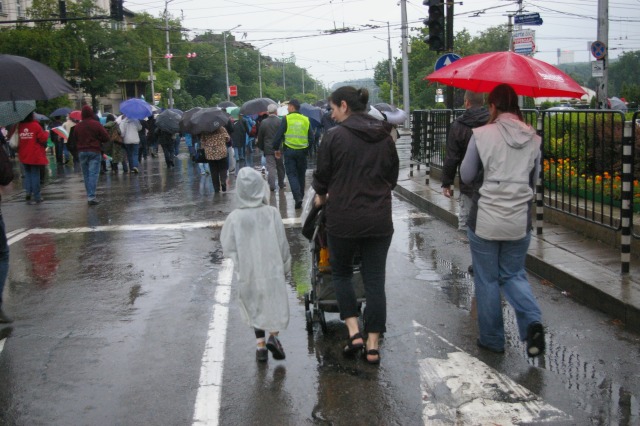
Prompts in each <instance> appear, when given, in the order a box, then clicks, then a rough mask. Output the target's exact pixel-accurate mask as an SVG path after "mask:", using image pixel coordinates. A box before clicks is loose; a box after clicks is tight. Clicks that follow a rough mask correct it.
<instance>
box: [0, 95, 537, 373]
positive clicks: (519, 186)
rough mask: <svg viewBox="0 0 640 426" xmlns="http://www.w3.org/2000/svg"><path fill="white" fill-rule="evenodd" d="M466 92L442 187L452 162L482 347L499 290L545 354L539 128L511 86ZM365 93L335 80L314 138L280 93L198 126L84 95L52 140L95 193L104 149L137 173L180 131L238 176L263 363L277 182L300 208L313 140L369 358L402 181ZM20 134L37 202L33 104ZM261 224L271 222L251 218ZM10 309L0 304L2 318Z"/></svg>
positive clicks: (340, 294) (228, 235) (341, 283)
mask: <svg viewBox="0 0 640 426" xmlns="http://www.w3.org/2000/svg"><path fill="white" fill-rule="evenodd" d="M464 99H465V107H466V108H467V111H466V112H465V113H464V114H463V115H462V116H461V117H460V118H459V119H458V120H457V121H456V122H455V123H454V125H453V126H452V131H451V132H450V134H449V140H448V141H447V149H446V150H447V152H446V158H445V168H444V171H443V173H444V178H443V194H444V195H445V196H447V197H451V196H452V195H453V194H452V191H451V186H452V185H453V181H454V178H455V175H456V173H457V172H458V170H459V172H460V178H461V182H462V188H463V190H462V194H461V203H462V205H461V209H460V211H461V214H460V229H461V230H464V231H466V233H467V236H468V239H469V243H470V248H471V256H472V261H473V268H472V272H473V276H474V283H475V293H476V302H477V311H478V328H479V337H478V338H477V345H478V346H479V347H480V348H482V349H485V350H489V351H492V352H497V353H503V352H504V345H505V337H504V325H503V318H502V306H501V298H502V296H504V297H505V298H506V300H507V301H508V302H509V303H510V304H511V305H512V306H513V308H514V310H515V312H516V319H517V324H518V331H519V335H520V338H521V340H522V341H525V342H526V350H527V354H528V355H529V356H530V357H535V356H539V355H541V354H543V353H544V351H545V339H544V327H543V325H542V319H541V317H542V314H541V311H540V308H539V306H538V304H537V302H536V300H535V297H534V296H533V294H532V292H531V288H530V286H529V283H528V281H527V277H526V272H525V265H524V261H525V256H526V252H527V248H528V246H529V241H530V237H531V235H530V232H531V205H532V200H533V191H534V188H535V186H534V182H535V176H537V172H538V170H539V167H540V138H539V137H538V136H537V135H536V132H535V130H534V129H532V128H531V126H529V125H527V124H525V123H524V121H523V119H522V114H521V112H520V109H519V107H518V99H517V95H516V93H515V91H514V90H513V88H511V87H510V86H508V85H505V84H502V85H499V86H497V87H496V88H495V89H493V91H492V92H491V93H490V94H489V96H488V101H487V103H488V108H487V109H485V108H484V106H483V104H484V97H483V95H481V94H477V93H472V92H467V93H466V95H465V98H464ZM368 100H369V94H368V91H367V90H366V89H356V88H354V87H351V86H344V87H340V88H338V89H337V90H335V91H334V92H333V93H332V94H331V95H330V97H329V106H330V112H328V114H329V115H330V119H329V118H327V117H325V119H326V120H327V123H328V124H325V125H324V130H325V134H324V136H323V138H322V140H321V143H320V144H318V139H317V134H318V133H317V131H318V130H317V129H318V127H319V126H318V125H313V126H312V124H311V123H310V120H309V118H308V117H306V116H305V115H303V114H301V113H300V106H301V104H300V102H299V101H298V100H296V99H291V100H290V101H289V102H288V107H287V108H288V114H287V115H285V116H284V117H279V116H278V115H277V106H276V105H270V106H269V107H268V109H267V111H265V112H264V114H259V115H258V117H257V118H256V119H254V118H253V117H248V116H247V117H244V116H242V115H240V116H239V119H238V120H229V122H228V123H227V124H226V125H225V126H222V127H218V128H217V129H216V130H215V131H212V132H204V133H200V134H198V135H191V134H176V133H172V132H168V131H165V130H163V129H161V128H157V127H156V126H154V122H153V119H151V120H147V122H146V123H143V122H141V121H140V120H135V119H130V118H127V117H124V118H123V119H122V120H121V121H120V122H119V123H117V121H116V119H115V117H114V116H112V115H109V116H107V118H106V123H105V124H104V125H102V124H101V123H100V122H99V121H98V118H97V117H96V115H95V113H94V111H93V109H92V108H91V107H90V106H84V107H83V108H82V111H81V114H82V117H81V120H80V121H79V122H77V123H76V122H74V121H73V120H67V121H66V122H65V123H64V124H61V126H63V127H65V126H67V128H68V134H69V135H68V139H67V142H66V144H64V141H63V143H62V144H61V143H60V140H59V139H57V140H55V141H53V140H52V142H53V143H54V147H55V156H56V161H59V162H65V161H68V155H71V156H72V157H73V158H74V161H77V162H78V163H79V164H80V167H81V168H82V172H83V177H84V183H85V189H86V192H87V201H88V204H89V205H96V204H98V200H97V197H96V186H97V182H98V178H99V174H100V170H101V162H102V161H103V160H104V159H105V158H108V159H110V161H111V170H113V171H114V172H117V170H118V165H119V164H120V163H121V164H122V169H123V171H124V172H127V171H129V172H130V173H139V161H140V160H141V159H143V158H146V155H147V154H150V155H157V154H156V152H157V151H156V150H157V145H158V144H159V145H160V146H161V147H162V150H163V152H164V159H165V164H166V166H167V168H172V167H174V166H175V155H176V154H177V147H178V145H179V143H180V142H181V141H182V140H184V142H185V145H186V146H187V147H188V148H189V151H190V153H191V154H192V159H193V160H194V162H198V165H197V167H198V169H199V171H200V173H202V174H209V175H210V176H211V179H212V183H213V189H214V191H215V192H225V191H227V190H228V187H229V180H228V173H235V174H236V176H237V178H236V182H235V184H236V209H235V210H234V211H233V212H232V213H231V214H230V215H229V216H228V217H227V219H226V221H225V224H224V226H223V229H222V231H221V237H220V239H221V244H222V247H223V250H224V252H225V255H226V256H227V257H230V258H231V259H233V261H234V266H235V269H236V273H237V277H238V284H239V291H238V293H239V301H240V305H241V308H242V309H241V310H242V313H243V317H244V319H245V321H246V322H247V324H248V325H249V326H251V327H252V328H253V329H254V332H255V336H256V340H257V348H256V359H257V360H258V361H266V360H267V359H268V351H271V353H272V356H273V358H274V359H278V360H282V359H284V358H285V352H284V349H283V346H282V344H281V342H280V340H279V332H280V331H281V330H282V329H284V328H286V327H287V325H288V321H289V308H288V302H287V290H286V274H287V273H289V271H290V270H291V254H290V252H289V246H288V243H287V239H286V236H285V234H284V226H283V224H282V219H281V217H280V212H279V211H278V210H277V209H275V208H274V207H272V206H270V205H269V204H270V203H269V199H270V197H269V193H270V192H271V191H277V190H282V189H284V188H285V176H286V177H287V180H288V181H289V186H290V190H291V192H292V195H293V198H294V200H295V209H296V210H297V209H300V208H301V206H302V201H303V198H304V194H305V187H306V183H305V175H306V172H307V157H308V155H309V152H311V151H314V152H317V158H316V169H315V170H314V172H313V180H312V182H311V186H312V187H313V190H314V191H315V196H314V200H313V203H314V205H315V206H316V208H322V209H324V211H325V214H324V218H325V226H326V233H327V245H328V249H329V263H330V266H331V276H332V282H333V285H334V287H335V295H336V296H335V297H336V299H337V300H336V302H337V305H338V308H339V312H340V318H341V319H342V320H344V322H345V324H346V328H347V331H348V336H347V341H346V345H345V346H344V347H343V348H342V351H343V353H344V354H345V355H347V356H352V355H354V354H357V353H362V354H363V355H364V359H365V361H366V362H368V363H370V364H374V365H377V364H379V363H380V361H381V351H380V343H381V337H382V335H383V333H385V332H386V319H387V307H386V305H387V303H386V292H385V286H386V261H387V254H388V251H389V248H390V246H391V241H392V237H393V233H394V227H393V221H392V195H391V194H392V190H393V189H394V187H395V186H396V183H397V180H398V173H399V159H398V153H397V150H396V146H395V139H396V138H395V136H396V131H395V128H394V127H393V126H392V125H391V124H390V123H388V122H387V121H386V120H384V119H382V120H381V119H380V118H378V117H376V116H375V115H372V114H370V113H368V109H367V108H368ZM325 119H323V122H324V121H325ZM15 132H18V133H17V139H18V145H17V146H18V148H17V150H18V157H19V159H20V162H21V164H22V165H23V167H24V176H25V178H24V180H23V181H24V189H25V194H26V196H25V197H26V199H27V201H29V202H32V201H33V202H35V203H40V202H42V200H43V198H42V195H41V187H40V179H41V172H42V167H43V166H44V165H45V164H47V162H48V160H47V156H46V154H45V146H46V143H47V140H48V138H49V132H47V131H45V130H43V129H42V127H41V126H40V125H39V124H38V122H37V121H36V120H35V117H34V116H33V114H30V115H29V117H27V118H26V119H25V120H23V121H22V122H21V123H19V125H18V126H15V128H12V129H10V130H9V133H8V134H7V135H6V136H7V138H8V139H11V138H14V139H15V136H14V134H15ZM3 138H4V137H3ZM2 142H4V141H2ZM256 147H257V148H259V150H260V151H261V153H262V156H261V159H262V165H264V168H265V174H266V177H265V176H263V175H262V174H260V173H259V172H258V171H256V167H254V156H257V152H256V151H255V148H256ZM67 151H68V153H69V154H67ZM256 166H258V165H256ZM102 167H103V170H104V165H103V166H102ZM257 168H259V166H258V167H257ZM0 219H1V217H0ZM255 223H261V224H264V225H265V226H253V225H252V224H255ZM0 226H2V222H1V220H0ZM2 234H3V236H4V232H3V233H2ZM256 244H258V246H256ZM5 251H6V253H8V247H6V236H5V237H4V243H3V241H2V239H0V303H1V300H2V299H1V291H2V286H3V285H4V279H6V273H4V272H3V271H4V269H3V268H5V266H6V267H7V268H8V254H7V256H6V259H5V256H4V255H3V253H5ZM264 253H269V256H267V257H265V256H264ZM356 253H357V254H358V256H359V259H360V272H361V275H362V279H363V282H364V289H365V297H366V308H365V311H364V315H363V317H364V318H363V321H362V324H363V327H361V326H360V321H359V318H358V317H359V308H358V302H357V300H356V295H355V291H354V285H353V270H354V268H353V267H354V258H355V256H356ZM5 263H6V265H5ZM3 275H4V277H3ZM10 321H11V320H10V319H9V318H8V317H7V316H6V315H5V314H4V313H3V311H2V309H1V305H0V322H10ZM266 332H268V333H269V337H268V338H267V337H266Z"/></svg>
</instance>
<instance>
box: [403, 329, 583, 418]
mask: <svg viewBox="0 0 640 426" xmlns="http://www.w3.org/2000/svg"><path fill="white" fill-rule="evenodd" d="M413 324H414V329H415V330H416V334H417V335H422V334H424V332H425V331H426V332H427V333H428V334H430V335H432V336H434V337H436V338H437V339H439V340H440V341H442V342H444V343H445V344H447V345H448V346H450V347H451V348H452V349H454V350H455V351H453V352H449V353H447V356H446V357H442V356H439V357H437V358H424V359H421V360H419V361H418V364H419V367H420V377H421V381H422V384H421V388H422V400H423V411H422V420H423V421H424V424H425V425H430V426H431V425H436V426H438V425H450V424H461V425H464V424H469V425H472V424H499V425H519V424H523V423H525V424H528V423H537V422H570V421H571V420H572V417H571V416H569V415H567V414H565V413H564V412H563V411H561V410H559V409H557V408H555V407H553V406H551V405H549V404H547V403H546V402H544V401H543V400H542V399H541V398H540V397H539V396H537V395H536V394H534V393H533V392H531V391H529V390H528V389H526V388H525V387H523V386H520V385H519V384H517V383H516V382H514V381H513V380H511V378H509V377H508V376H506V375H504V374H501V373H499V372H498V371H496V370H494V369H493V368H491V367H489V366H488V365H487V364H485V363H484V362H482V361H480V360H479V359H477V358H474V357H473V356H471V355H470V354H468V353H467V352H465V351H464V350H462V349H461V348H459V347H457V346H455V345H454V344H452V343H451V342H449V341H447V340H446V339H445V338H444V337H442V336H440V335H439V334H438V333H436V332H435V331H434V330H431V329H430V328H428V327H425V326H424V325H422V324H420V323H418V322H416V321H414V323H413Z"/></svg>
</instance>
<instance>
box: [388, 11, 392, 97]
mask: <svg viewBox="0 0 640 426" xmlns="http://www.w3.org/2000/svg"><path fill="white" fill-rule="evenodd" d="M387 49H388V50H389V85H390V87H389V103H390V104H391V105H393V56H391V28H389V21H387Z"/></svg>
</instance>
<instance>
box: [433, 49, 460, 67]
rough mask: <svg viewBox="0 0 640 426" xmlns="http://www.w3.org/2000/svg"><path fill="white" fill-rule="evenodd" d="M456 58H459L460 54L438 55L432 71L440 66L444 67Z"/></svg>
mask: <svg viewBox="0 0 640 426" xmlns="http://www.w3.org/2000/svg"><path fill="white" fill-rule="evenodd" d="M458 59H460V55H456V54H455V53H445V54H444V55H442V56H440V57H439V58H438V60H437V61H436V65H435V66H434V68H435V70H434V71H438V70H439V69H440V68H443V67H446V66H447V65H449V64H451V63H452V62H455V61H457V60H458Z"/></svg>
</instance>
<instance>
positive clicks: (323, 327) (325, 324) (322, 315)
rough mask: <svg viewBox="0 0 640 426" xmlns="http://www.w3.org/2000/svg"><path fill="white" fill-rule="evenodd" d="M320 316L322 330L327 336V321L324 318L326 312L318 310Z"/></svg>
mask: <svg viewBox="0 0 640 426" xmlns="http://www.w3.org/2000/svg"><path fill="white" fill-rule="evenodd" d="M318 316H319V317H320V328H322V332H323V333H324V334H327V320H326V319H325V317H324V311H323V310H322V309H318Z"/></svg>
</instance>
